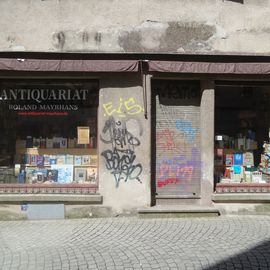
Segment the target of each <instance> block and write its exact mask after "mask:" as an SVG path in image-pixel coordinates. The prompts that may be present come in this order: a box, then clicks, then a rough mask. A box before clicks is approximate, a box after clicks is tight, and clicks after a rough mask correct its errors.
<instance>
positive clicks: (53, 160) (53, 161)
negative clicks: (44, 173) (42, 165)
mask: <svg viewBox="0 0 270 270" xmlns="http://www.w3.org/2000/svg"><path fill="white" fill-rule="evenodd" d="M56 161H57V159H56V156H50V165H55V164H56Z"/></svg>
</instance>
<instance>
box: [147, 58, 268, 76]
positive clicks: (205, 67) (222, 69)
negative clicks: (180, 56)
mask: <svg viewBox="0 0 270 270" xmlns="http://www.w3.org/2000/svg"><path fill="white" fill-rule="evenodd" d="M148 65H149V71H150V72H169V73H171V72H172V73H204V74H270V63H255V62H242V63H238V62H237V63H227V62H219V63H217V62H188V61H149V62H148Z"/></svg>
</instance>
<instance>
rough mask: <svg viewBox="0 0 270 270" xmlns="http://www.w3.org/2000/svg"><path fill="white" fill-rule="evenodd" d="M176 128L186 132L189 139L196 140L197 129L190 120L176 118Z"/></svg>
mask: <svg viewBox="0 0 270 270" xmlns="http://www.w3.org/2000/svg"><path fill="white" fill-rule="evenodd" d="M176 128H177V129H178V130H179V131H182V132H184V134H185V135H186V136H187V138H188V140H189V141H191V142H193V141H194V140H195V137H196V134H197V129H196V128H193V126H192V124H191V123H190V122H189V121H185V120H176Z"/></svg>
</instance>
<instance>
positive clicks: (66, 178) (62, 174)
mask: <svg viewBox="0 0 270 270" xmlns="http://www.w3.org/2000/svg"><path fill="white" fill-rule="evenodd" d="M51 169H52V170H57V171H58V180H57V183H59V184H67V183H71V182H72V181H73V165H58V164H56V165H52V166H51Z"/></svg>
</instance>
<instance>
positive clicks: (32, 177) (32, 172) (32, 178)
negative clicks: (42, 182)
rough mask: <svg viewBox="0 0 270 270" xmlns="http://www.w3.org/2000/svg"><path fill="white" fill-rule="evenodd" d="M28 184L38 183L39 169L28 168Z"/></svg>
mask: <svg viewBox="0 0 270 270" xmlns="http://www.w3.org/2000/svg"><path fill="white" fill-rule="evenodd" d="M25 171H26V183H28V184H35V183H37V169H36V168H26V169H25Z"/></svg>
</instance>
